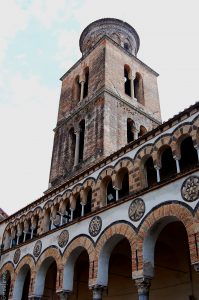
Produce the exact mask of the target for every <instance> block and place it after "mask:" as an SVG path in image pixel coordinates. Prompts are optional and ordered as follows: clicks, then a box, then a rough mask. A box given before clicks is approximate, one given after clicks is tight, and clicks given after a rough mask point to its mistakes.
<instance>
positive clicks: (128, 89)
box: [124, 67, 131, 97]
mask: <svg viewBox="0 0 199 300" xmlns="http://www.w3.org/2000/svg"><path fill="white" fill-rule="evenodd" d="M124 91H125V94H127V95H128V96H130V97H131V79H130V78H129V70H128V69H127V67H124Z"/></svg>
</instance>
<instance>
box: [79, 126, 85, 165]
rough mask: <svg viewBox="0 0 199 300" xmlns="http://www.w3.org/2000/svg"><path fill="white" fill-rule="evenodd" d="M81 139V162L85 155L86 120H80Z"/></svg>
mask: <svg viewBox="0 0 199 300" xmlns="http://www.w3.org/2000/svg"><path fill="white" fill-rule="evenodd" d="M79 127H80V139H79V162H81V161H82V160H83V156H84V137H85V121H84V120H83V121H81V122H80V125H79Z"/></svg>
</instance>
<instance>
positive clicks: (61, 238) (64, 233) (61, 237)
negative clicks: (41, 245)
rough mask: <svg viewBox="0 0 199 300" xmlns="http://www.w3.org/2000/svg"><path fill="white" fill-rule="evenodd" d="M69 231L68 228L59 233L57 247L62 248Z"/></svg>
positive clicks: (66, 241) (66, 240)
mask: <svg viewBox="0 0 199 300" xmlns="http://www.w3.org/2000/svg"><path fill="white" fill-rule="evenodd" d="M68 239H69V233H68V230H63V231H62V232H61V233H60V235H59V236H58V245H59V247H61V248H63V247H65V246H66V244H67V243H68Z"/></svg>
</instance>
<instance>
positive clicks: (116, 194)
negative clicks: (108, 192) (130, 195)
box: [113, 186, 120, 201]
mask: <svg viewBox="0 0 199 300" xmlns="http://www.w3.org/2000/svg"><path fill="white" fill-rule="evenodd" d="M113 188H114V190H115V197H116V199H115V200H116V201H118V200H119V190H120V189H119V188H118V187H116V186H113Z"/></svg>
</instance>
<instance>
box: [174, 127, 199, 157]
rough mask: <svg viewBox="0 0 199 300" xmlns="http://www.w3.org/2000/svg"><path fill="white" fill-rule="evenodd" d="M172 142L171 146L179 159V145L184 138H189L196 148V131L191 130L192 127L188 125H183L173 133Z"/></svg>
mask: <svg viewBox="0 0 199 300" xmlns="http://www.w3.org/2000/svg"><path fill="white" fill-rule="evenodd" d="M172 135H173V141H172V146H173V148H175V150H174V151H175V155H176V156H177V157H179V158H180V157H181V153H180V145H181V143H182V141H183V140H184V139H185V138H186V137H189V136H190V137H191V138H192V141H193V145H194V146H196V145H197V138H196V135H197V130H196V129H195V130H193V126H192V125H191V124H190V123H185V124H181V125H180V126H179V127H177V128H176V129H175V130H174V131H173V133H172Z"/></svg>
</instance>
